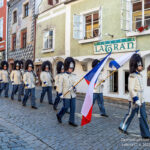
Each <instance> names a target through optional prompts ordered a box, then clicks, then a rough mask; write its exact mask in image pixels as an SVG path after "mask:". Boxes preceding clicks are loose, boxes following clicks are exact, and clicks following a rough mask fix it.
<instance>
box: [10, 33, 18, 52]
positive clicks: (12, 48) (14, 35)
mask: <svg viewBox="0 0 150 150" xmlns="http://www.w3.org/2000/svg"><path fill="white" fill-rule="evenodd" d="M14 38H15V44H14ZM14 45H15V47H14ZM16 46H17V35H16V33H14V34H12V46H11V50H12V51H14V50H16V48H17V47H16Z"/></svg>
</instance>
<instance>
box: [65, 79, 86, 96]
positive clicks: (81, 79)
mask: <svg viewBox="0 0 150 150" xmlns="http://www.w3.org/2000/svg"><path fill="white" fill-rule="evenodd" d="M83 79H84V77H82V78H81V79H80V80H79V81H78V82H77V83H75V84H74V85H73V86H72V88H71V89H73V88H74V87H75V86H77V85H78V84H79V83H80V82H81V81H82V80H83ZM69 92H70V90H68V91H67V92H66V93H65V94H64V95H63V97H64V96H66V95H67V94H68V93H69Z"/></svg>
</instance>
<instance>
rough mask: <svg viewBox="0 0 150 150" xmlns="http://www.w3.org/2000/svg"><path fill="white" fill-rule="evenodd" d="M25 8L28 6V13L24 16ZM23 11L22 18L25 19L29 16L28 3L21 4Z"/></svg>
mask: <svg viewBox="0 0 150 150" xmlns="http://www.w3.org/2000/svg"><path fill="white" fill-rule="evenodd" d="M26 6H28V9H27V10H28V13H27V15H26ZM23 11H24V14H23V17H24V18H26V17H28V16H29V2H26V3H25V4H23Z"/></svg>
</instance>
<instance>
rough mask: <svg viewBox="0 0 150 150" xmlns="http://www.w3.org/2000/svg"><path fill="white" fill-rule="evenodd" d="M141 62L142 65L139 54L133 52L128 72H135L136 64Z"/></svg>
mask: <svg viewBox="0 0 150 150" xmlns="http://www.w3.org/2000/svg"><path fill="white" fill-rule="evenodd" d="M139 63H140V64H141V65H142V66H143V60H142V57H141V56H140V55H139V54H134V55H133V56H132V57H131V59H130V63H129V64H130V73H134V72H136V70H137V68H138V64H139Z"/></svg>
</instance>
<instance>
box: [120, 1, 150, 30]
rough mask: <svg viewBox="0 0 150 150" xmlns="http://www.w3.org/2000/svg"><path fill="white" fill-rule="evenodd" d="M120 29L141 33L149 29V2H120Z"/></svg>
mask: <svg viewBox="0 0 150 150" xmlns="http://www.w3.org/2000/svg"><path fill="white" fill-rule="evenodd" d="M121 14H122V21H121V26H122V29H124V30H127V31H135V32H137V31H138V32H143V31H145V30H149V29H150V0H122V13H121Z"/></svg>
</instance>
